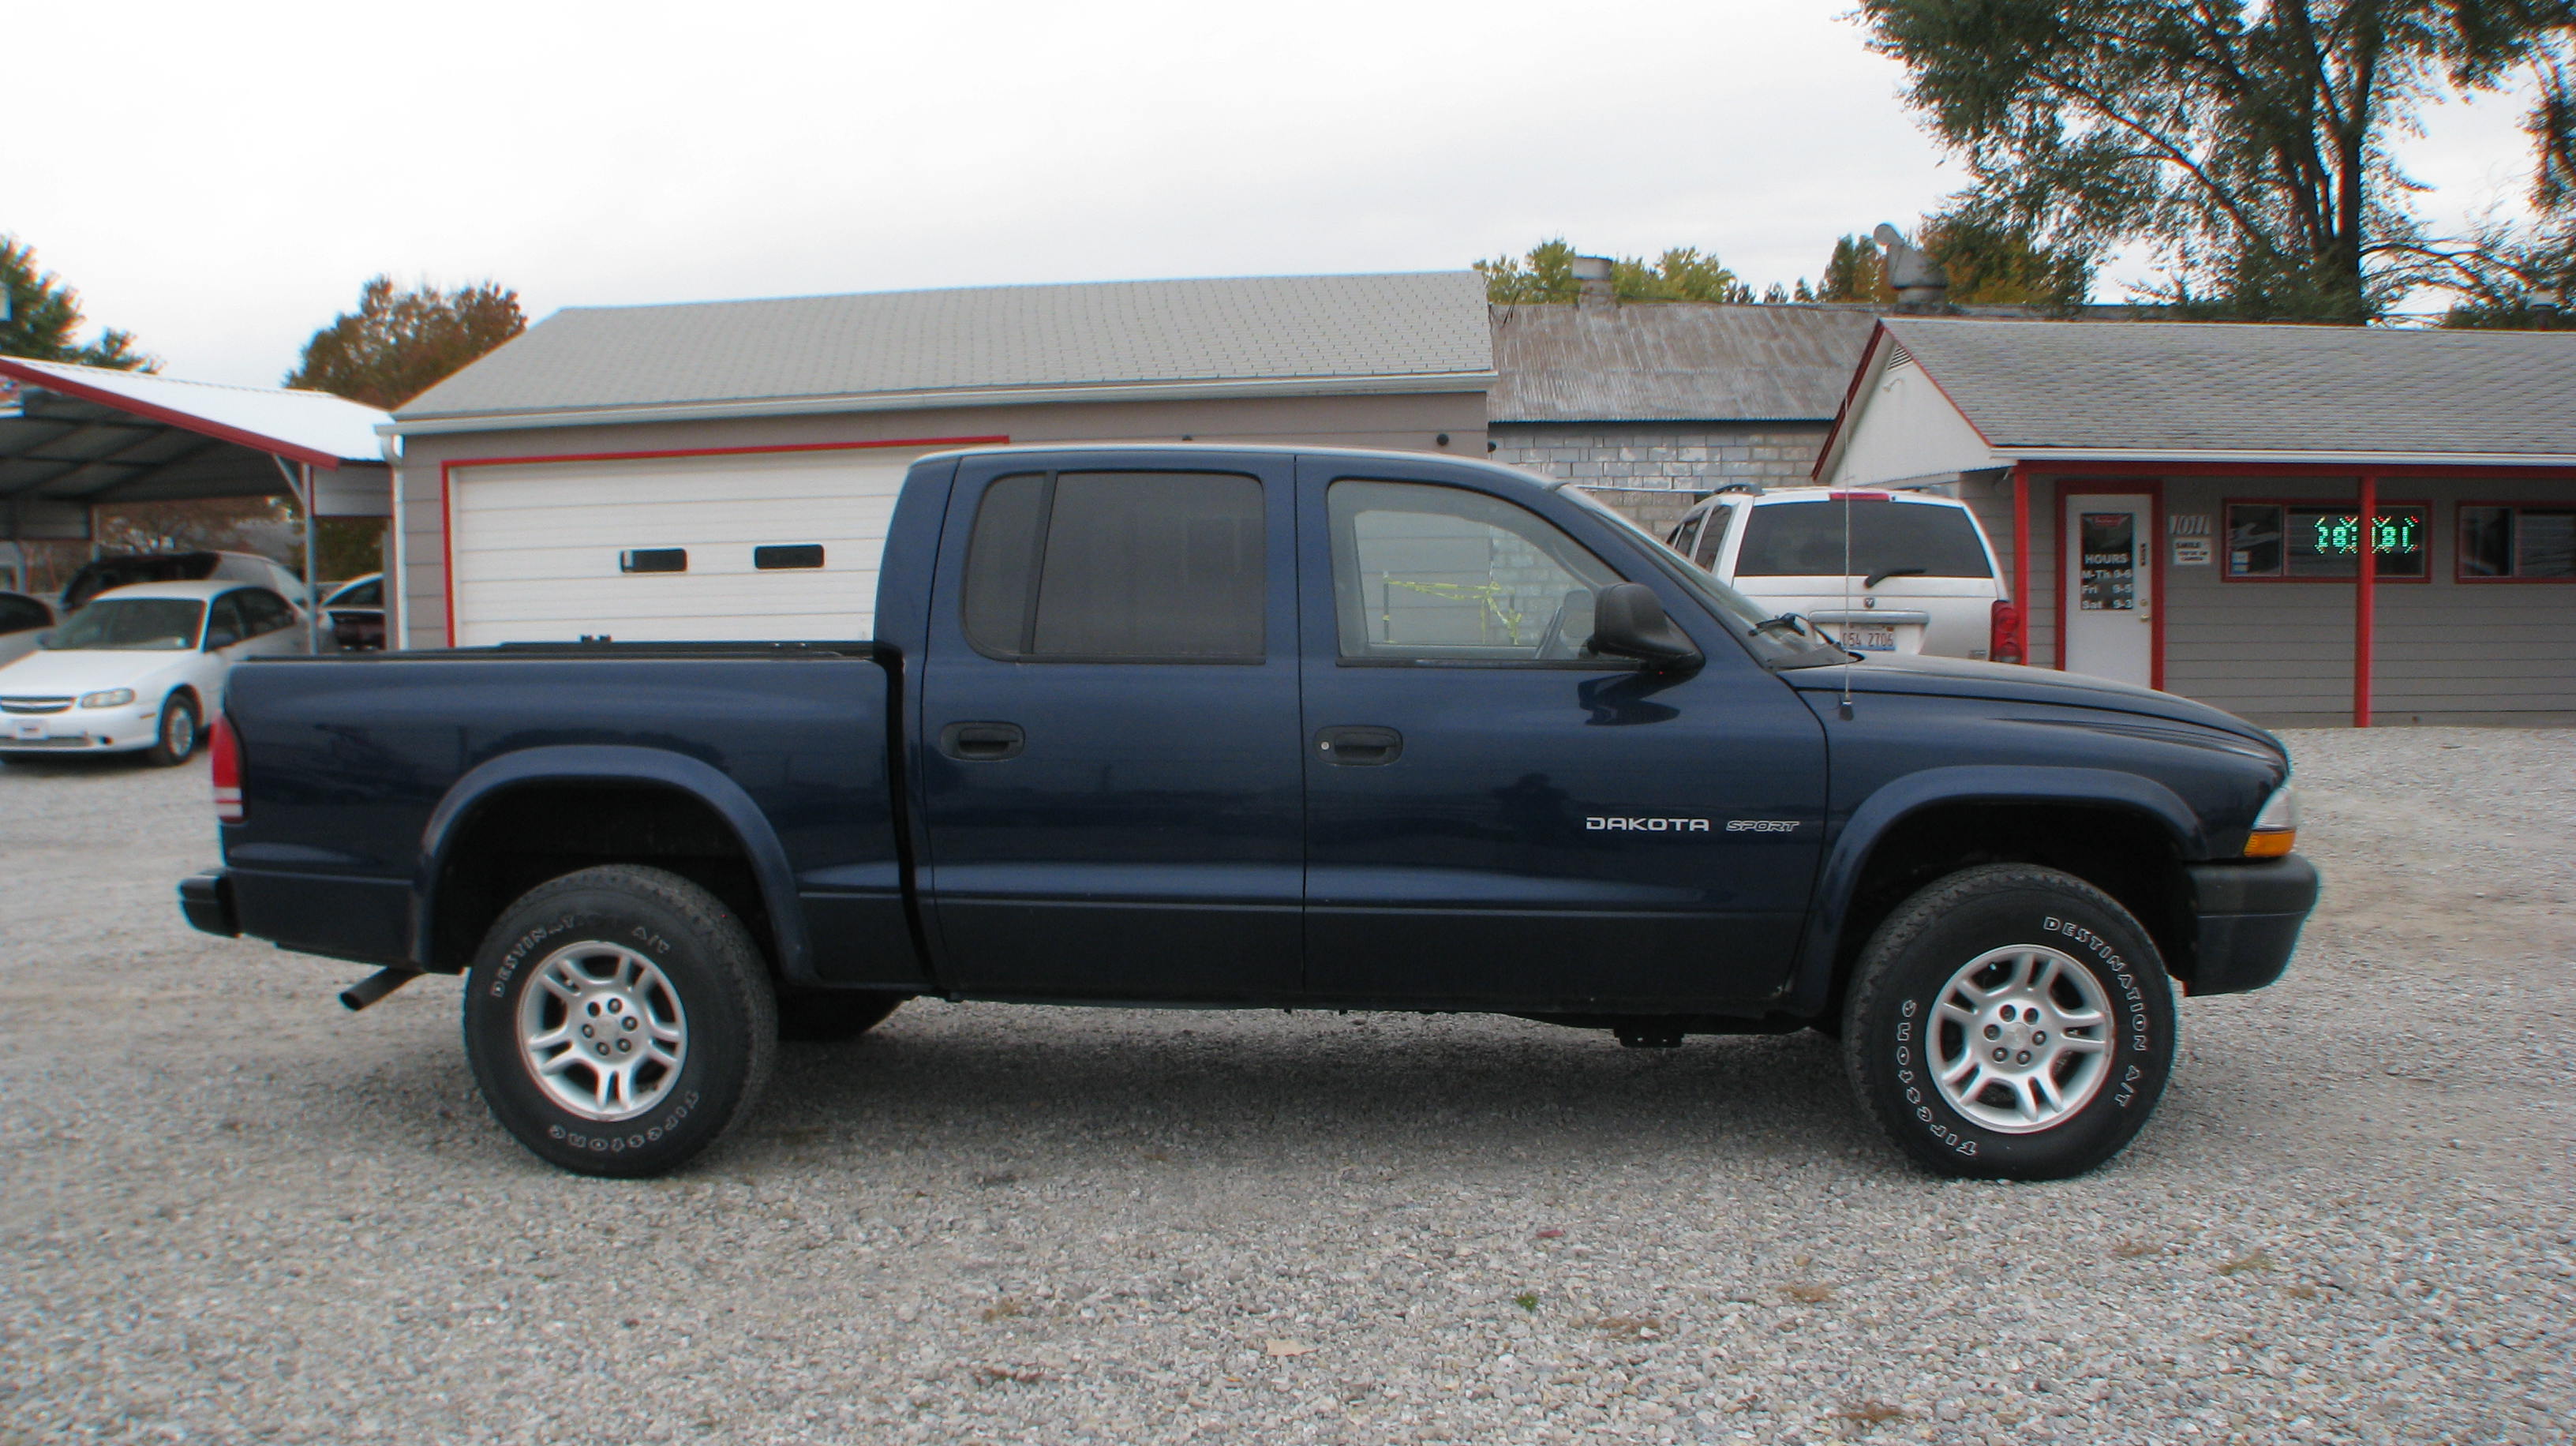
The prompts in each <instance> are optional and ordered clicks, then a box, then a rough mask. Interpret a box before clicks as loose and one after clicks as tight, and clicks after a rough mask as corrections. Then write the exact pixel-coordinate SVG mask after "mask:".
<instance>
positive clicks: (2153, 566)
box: [2048, 477, 2165, 689]
mask: <svg viewBox="0 0 2576 1446" xmlns="http://www.w3.org/2000/svg"><path fill="white" fill-rule="evenodd" d="M2055 480H2056V482H2057V498H2056V507H2057V518H2056V528H2057V546H2055V547H2054V548H2051V549H2050V550H2049V559H2048V563H2049V568H2048V570H2049V582H2050V586H2049V596H2050V597H2051V598H2053V599H2054V600H2055V601H2054V602H2053V603H2052V604H2051V605H2052V606H2054V607H2055V608H2056V609H2057V670H2058V671H2059V672H2061V673H2062V672H2065V671H2066V630H2067V620H2068V619H2069V618H2070V617H2072V616H2073V615H2074V610H2073V609H2072V608H2069V607H2068V606H2067V605H2066V548H2067V544H2068V541H2069V537H2068V529H2067V526H2066V502H2067V499H2068V498H2071V497H2141V496H2142V497H2145V498H2146V499H2147V513H2148V523H2147V586H2148V587H2149V588H2151V589H2153V591H2154V594H2155V602H2154V604H2153V606H2154V607H2155V611H2154V612H2153V613H2151V614H2149V615H2148V617H2147V635H2148V646H2149V647H2150V648H2151V649H2152V650H2153V654H2152V661H2151V662H2150V663H2149V667H2148V675H2147V678H2148V681H2147V686H2149V687H2151V688H2157V689H2161V688H2163V687H2164V685H2165V483H2164V479H2163V478H2161V477H2102V478H2082V479H2078V478H2074V477H2059V478H2057V479H2055Z"/></svg>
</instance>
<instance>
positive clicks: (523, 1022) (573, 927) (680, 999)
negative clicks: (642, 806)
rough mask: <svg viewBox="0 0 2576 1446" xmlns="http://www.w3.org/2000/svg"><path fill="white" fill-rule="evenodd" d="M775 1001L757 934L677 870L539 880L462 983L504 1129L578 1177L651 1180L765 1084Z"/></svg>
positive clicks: (473, 1046) (468, 1036) (479, 1058)
mask: <svg viewBox="0 0 2576 1446" xmlns="http://www.w3.org/2000/svg"><path fill="white" fill-rule="evenodd" d="M777 1036H778V1017H777V1003H776V1000H775V999H774V998H773V997H772V994H771V990H770V983H769V971H768V968H767V966H766V965H765V964H764V963H763V962H762V959H761V956H760V950H759V947H758V946H757V945H755V944H754V943H753V942H752V938H751V933H750V931H749V930H747V929H745V928H744V927H743V924H742V921H741V920H740V919H738V918H736V917H735V916H734V913H733V911H732V910H730V909H728V908H726V907H725V906H724V904H723V902H722V901H720V900H719V899H717V898H716V896H715V895H713V894H711V893H708V892H707V891H706V890H705V889H703V888H700V887H699V886H698V885H696V884H693V883H691V882H689V881H688V880H687V879H684V878H682V877H680V876H679V875H677V874H674V873H669V872H666V871H664V870H661V869H649V868H642V867H638V866H635V865H631V864H611V865H605V866H602V867H599V868H589V869H583V870H581V871H579V872H577V873H570V874H566V875H564V876H563V877H562V878H559V879H556V880H554V881H552V882H550V883H545V884H540V885H538V886H537V887H536V888H534V889H531V890H529V891H528V892H527V893H526V894H524V895H522V896H521V897H520V898H519V900H518V902H517V903H514V904H512V905H511V906H510V907H509V908H507V909H505V910H503V911H502V913H501V917H500V918H499V919H498V920H496V921H495V922H494V923H493V925H492V929H491V932H489V933H488V934H486V935H485V936H484V939H483V946H482V948H481V949H480V950H479V951H478V952H477V953H476V955H475V959H474V967H473V970H472V973H471V974H470V975H469V977H468V978H467V981H466V988H465V1054H466V1058H467V1060H468V1061H469V1062H470V1063H471V1064H472V1065H473V1068H474V1079H475V1083H476V1084H477V1085H479V1086H480V1087H481V1088H482V1091H483V1099H484V1102H485V1103H486V1104H487V1105H489V1106H490V1107H491V1110H492V1115H493V1118H495V1119H497V1120H499V1121H500V1122H501V1126H502V1128H504V1129H506V1130H508V1131H509V1132H510V1133H511V1134H512V1135H514V1136H516V1137H517V1139H518V1141H519V1143H520V1144H522V1145H525V1146H527V1147H528V1149H529V1150H530V1151H532V1152H534V1153H535V1154H536V1155H537V1156H538V1157H539V1158H541V1159H544V1160H546V1161H548V1162H549V1163H551V1164H554V1165H558V1166H561V1167H562V1168H564V1169H567V1170H573V1171H577V1172H579V1173H581V1174H585V1175H622V1176H636V1175H658V1174H661V1173H662V1172H664V1171H666V1170H670V1169H673V1168H675V1167H677V1166H679V1165H681V1164H683V1163H685V1162H686V1161H687V1160H689V1159H690V1158H691V1157H692V1156H694V1155H696V1154H697V1153H698V1152H699V1151H701V1150H704V1149H705V1148H707V1147H708V1146H709V1145H712V1144H714V1143H715V1142H716V1140H717V1139H719V1138H721V1137H722V1136H723V1134H724V1133H725V1131H726V1130H727V1129H728V1128H729V1127H731V1126H732V1125H733V1124H734V1123H735V1122H736V1121H738V1120H740V1119H741V1118H743V1117H744V1116H745V1115H747V1114H748V1113H749V1112H750V1110H751V1108H752V1105H753V1103H754V1102H755V1101H756V1100H757V1099H758V1098H759V1096H760V1092H761V1089H762V1087H763V1086H764V1085H766V1084H767V1083H768V1080H769V1069H770V1061H771V1058H772V1056H773V1055H774V1054H775V1053H776V1050H777V1045H776V1043H775V1041H776V1039H777Z"/></svg>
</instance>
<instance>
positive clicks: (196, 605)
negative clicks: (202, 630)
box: [45, 597, 206, 652]
mask: <svg viewBox="0 0 2576 1446" xmlns="http://www.w3.org/2000/svg"><path fill="white" fill-rule="evenodd" d="M205 616H206V605H205V604H204V603H201V602H195V601H192V600H190V599H188V598H180V597H125V598H104V599H101V600H100V601H98V602H94V603H91V604H90V605H89V606H88V607H86V608H83V609H81V611H80V613H79V614H78V615H77V616H75V617H74V618H73V619H72V620H71V621H70V622H67V623H65V624H63V625H62V627H61V628H59V629H58V630H56V631H55V633H54V640H53V641H52V642H50V643H47V644H45V646H46V647H48V648H52V649H54V650H56V651H58V652H77V651H83V650H88V649H95V648H118V649H135V650H147V649H158V650H161V651H165V652H180V651H183V650H185V649H188V648H193V647H195V646H196V645H197V624H198V623H199V622H201V621H203V620H204V618H205Z"/></svg>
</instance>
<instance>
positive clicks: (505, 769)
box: [409, 743, 814, 983]
mask: <svg viewBox="0 0 2576 1446" xmlns="http://www.w3.org/2000/svg"><path fill="white" fill-rule="evenodd" d="M620 782H624V783H649V784H654V785H656V786H659V787H664V788H671V789H676V790H678V791H679V792H681V793H684V794H687V795H688V796H690V797H691V798H694V799H696V800H697V801H698V802H700V803H703V804H705V805H706V806H707V807H709V808H711V809H714V810H715V812H716V816H717V817H718V818H721V819H723V820H724V821H725V826H726V827H728V828H730V829H732V830H733V835H734V839H735V840H736V842H738V843H740V844H741V845H742V852H743V856H744V858H746V859H748V860H749V861H750V863H751V871H752V876H753V877H754V878H755V879H757V880H758V881H759V883H760V897H761V901H762V903H764V904H765V905H766V906H767V907H768V910H769V924H770V930H771V933H772V935H773V936H774V937H775V938H776V941H777V944H778V969H779V972H780V973H781V974H782V975H784V976H786V977H787V978H788V979H789V980H792V981H795V982H797V983H811V982H813V980H814V958H813V946H812V941H811V940H810V939H809V938H808V936H807V934H806V932H805V912H804V909H803V908H802V906H801V905H800V903H799V901H798V897H797V893H796V874H795V871H794V870H793V869H792V868H790V867H789V865H788V862H787V850H786V849H785V848H783V847H782V846H780V844H779V842H778V834H777V832H776V830H774V829H772V828H771V827H770V826H769V818H768V815H766V814H764V813H762V812H761V810H760V805H759V804H758V803H755V802H754V801H753V800H752V797H751V795H750V794H748V793H745V792H743V789H742V785H741V784H739V783H736V782H734V781H733V780H732V779H731V778H728V777H726V776H725V775H724V773H723V772H721V771H720V770H718V769H717V768H715V767H714V766H713V765H711V764H708V763H705V762H703V761H701V760H699V759H695V758H691V757H689V756H687V755H686V754H681V753H673V752H670V751H668V750H667V749H660V748H636V747H630V746H625V745H620V744H607V743H597V744H593V743H570V744H553V745H548V746H546V747H542V748H527V749H522V750H520V751H518V752H516V753H507V754H503V755H502V756H501V757H499V758H495V759H493V760H491V761H490V762H488V763H483V764H480V765H478V766H476V767H474V768H472V769H470V770H468V771H467V772H466V774H465V776H464V777H462V778H459V779H458V780H456V782H455V784H454V785H453V786H452V787H450V788H449V789H448V790H447V796H446V797H445V798H442V799H440V800H439V801H438V808H437V809H436V810H435V811H434V812H432V813H431V814H430V816H429V824H428V826H427V827H426V828H424V829H422V830H421V841H420V865H419V870H418V872H417V873H416V874H415V876H414V878H413V883H412V891H411V897H412V908H411V927H410V931H409V932H410V936H411V962H412V963H414V964H415V965H419V966H421V967H424V968H426V967H427V966H428V964H429V961H430V959H431V958H432V957H433V956H434V951H433V944H434V942H435V941H433V940H432V939H431V938H430V930H431V927H432V922H431V921H433V920H434V919H436V918H437V917H438V897H437V894H438V881H439V878H440V876H441V875H442V874H443V873H444V872H445V870H446V868H447V860H448V854H449V852H450V851H451V850H452V849H454V847H455V846H456V842H457V840H458V839H459V838H461V837H462V836H463V835H464V832H465V826H466V825H467V824H468V823H470V822H471V821H472V820H473V818H474V815H475V813H476V812H477V811H478V810H479V809H480V808H481V806H482V805H483V804H485V803H487V802H489V801H491V800H492V799H493V798H495V797H498V796H499V795H500V794H502V793H505V792H507V791H508V790H510V789H512V788H516V787H520V786H522V785H525V784H530V783H620Z"/></svg>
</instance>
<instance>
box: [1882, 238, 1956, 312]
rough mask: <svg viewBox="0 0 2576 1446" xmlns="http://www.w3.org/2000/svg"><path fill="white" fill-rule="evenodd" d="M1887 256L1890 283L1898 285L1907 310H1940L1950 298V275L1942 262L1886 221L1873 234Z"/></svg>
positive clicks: (1901, 303) (1898, 300)
mask: <svg viewBox="0 0 2576 1446" xmlns="http://www.w3.org/2000/svg"><path fill="white" fill-rule="evenodd" d="M1870 237H1871V239H1872V240H1875V241H1876V242H1878V246H1879V250H1880V251H1881V252H1883V253H1885V255H1886V258H1887V284H1888V285H1890V286H1893V287H1895V288H1896V304H1897V306H1898V308H1900V309H1901V310H1905V311H1939V310H1940V309H1941V308H1942V306H1943V305H1944V304H1945V303H1947V302H1948V300H1949V297H1950V274H1949V273H1948V272H1946V271H1943V270H1942V269H1941V263H1940V262H1938V261H1935V260H1933V259H1932V258H1931V257H1929V256H1926V255H1924V254H1923V253H1922V252H1920V251H1917V250H1915V249H1914V243H1912V242H1910V241H1908V240H1906V239H1905V234H1904V233H1903V232H1901V231H1899V230H1897V229H1896V228H1895V227H1893V226H1891V225H1889V224H1887V223H1886V222H1884V221H1881V222H1879V223H1878V229H1877V230H1876V231H1873V232H1871V233H1870Z"/></svg>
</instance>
